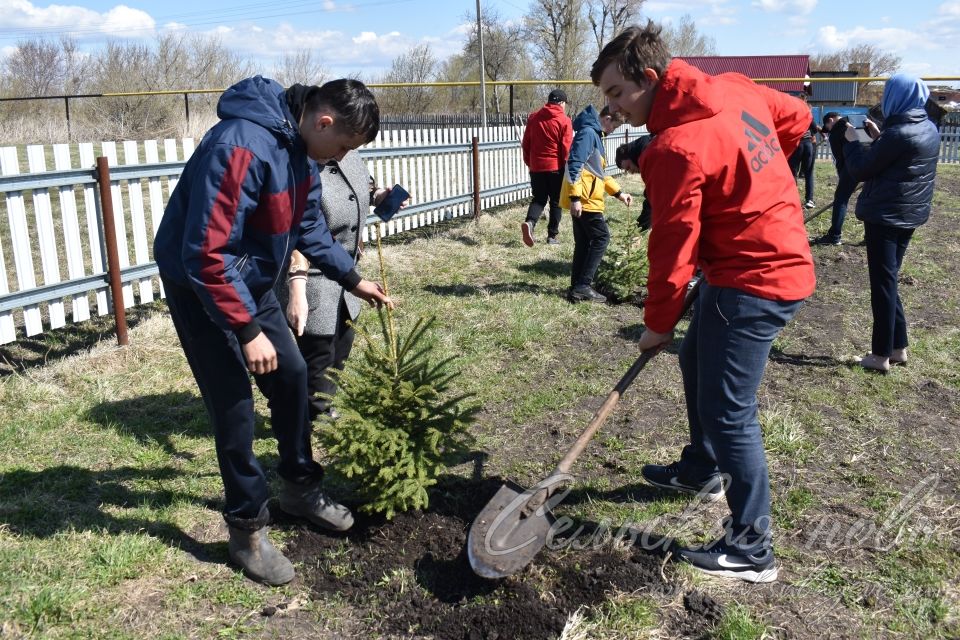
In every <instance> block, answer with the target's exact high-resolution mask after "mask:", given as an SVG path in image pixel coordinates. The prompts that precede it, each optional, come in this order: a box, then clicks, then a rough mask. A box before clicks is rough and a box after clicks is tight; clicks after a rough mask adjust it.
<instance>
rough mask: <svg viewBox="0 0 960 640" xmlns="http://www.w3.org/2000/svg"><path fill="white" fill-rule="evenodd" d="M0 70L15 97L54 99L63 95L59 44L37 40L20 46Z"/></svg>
mask: <svg viewBox="0 0 960 640" xmlns="http://www.w3.org/2000/svg"><path fill="white" fill-rule="evenodd" d="M3 66H4V75H8V76H9V80H8V82H9V84H10V91H11V93H13V95H15V96H18V97H27V96H46V95H56V94H59V93H60V92H61V91H63V85H64V66H65V65H64V54H63V49H62V48H61V47H60V44H59V43H56V42H45V41H43V40H40V39H35V40H26V41H24V42H19V43H17V46H16V47H15V48H14V50H13V53H11V54H10V55H9V56H8V57H7V59H6V61H5V62H4V65H3Z"/></svg>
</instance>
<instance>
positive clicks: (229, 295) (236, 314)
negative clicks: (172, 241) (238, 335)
mask: <svg viewBox="0 0 960 640" xmlns="http://www.w3.org/2000/svg"><path fill="white" fill-rule="evenodd" d="M252 159H253V153H252V152H251V151H250V150H249V149H244V148H243V147H234V149H233V153H231V154H230V159H229V160H228V161H227V166H226V167H225V170H224V172H223V178H222V179H221V181H220V191H218V192H217V195H216V197H215V198H214V200H213V207H212V208H211V210H210V219H209V221H208V222H207V232H206V235H205V237H204V239H203V248H202V249H201V250H200V256H201V257H200V281H201V282H203V286H204V288H205V289H206V290H207V293H209V294H210V298H211V299H212V300H213V303H214V304H215V305H217V308H218V309H219V310H220V312H221V313H222V314H223V315H224V317H226V319H227V322H229V323H230V326H231V327H233V328H234V329H239V328H241V327H244V326H246V325H247V324H250V321H251V320H252V319H253V318H252V317H251V316H250V312H249V310H248V309H247V307H246V305H245V304H244V303H243V300H242V299H241V298H240V294H239V293H238V292H237V290H236V288H235V287H234V286H233V284H232V283H230V282H229V281H228V280H227V279H226V269H225V264H224V260H223V248H224V247H225V246H226V245H227V243H228V242H229V240H230V232H231V231H232V230H233V225H234V221H235V220H236V218H237V209H238V208H239V205H240V194H241V190H242V188H243V180H244V178H245V177H246V175H247V168H248V167H249V166H250V161H251V160H252ZM238 277H239V274H238Z"/></svg>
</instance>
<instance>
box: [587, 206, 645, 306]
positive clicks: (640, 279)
mask: <svg viewBox="0 0 960 640" xmlns="http://www.w3.org/2000/svg"><path fill="white" fill-rule="evenodd" d="M610 227H611V229H610V231H611V236H612V238H611V241H610V248H609V249H608V250H607V253H606V254H605V255H604V256H603V261H602V262H601V263H600V268H599V269H597V288H598V289H600V290H601V291H602V292H603V293H605V294H607V296H608V297H610V298H612V299H613V301H614V302H637V301H639V300H640V298H641V296H642V295H643V291H644V288H645V287H646V286H647V276H648V275H649V271H650V263H649V262H648V260H647V236H648V235H649V232H646V231H640V230H638V229H637V227H636V225H633V224H630V223H628V222H626V221H620V220H617V219H615V218H612V219H611V224H610Z"/></svg>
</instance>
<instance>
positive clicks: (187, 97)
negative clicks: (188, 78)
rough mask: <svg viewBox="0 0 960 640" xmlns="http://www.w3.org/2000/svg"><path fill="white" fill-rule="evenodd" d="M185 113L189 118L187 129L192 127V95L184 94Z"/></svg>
mask: <svg viewBox="0 0 960 640" xmlns="http://www.w3.org/2000/svg"><path fill="white" fill-rule="evenodd" d="M183 113H184V115H186V116H187V127H189V126H190V94H188V93H187V92H186V91H184V92H183Z"/></svg>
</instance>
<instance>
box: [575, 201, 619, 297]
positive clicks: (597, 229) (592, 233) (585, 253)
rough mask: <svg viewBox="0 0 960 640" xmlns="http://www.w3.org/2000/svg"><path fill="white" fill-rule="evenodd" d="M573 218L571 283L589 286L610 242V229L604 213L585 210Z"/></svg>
mask: <svg viewBox="0 0 960 640" xmlns="http://www.w3.org/2000/svg"><path fill="white" fill-rule="evenodd" d="M571 218H572V220H573V242H574V245H573V267H572V268H571V269H570V284H571V286H574V287H579V286H583V285H587V286H589V285H590V284H592V283H593V277H594V276H595V275H597V268H598V267H599V266H600V261H601V260H603V254H604V253H605V252H606V250H607V243H609V242H610V229H608V228H607V221H606V220H605V219H604V218H603V214H602V213H593V212H590V211H584V212H583V213H581V214H580V217H579V218H574V217H573V216H571Z"/></svg>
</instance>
